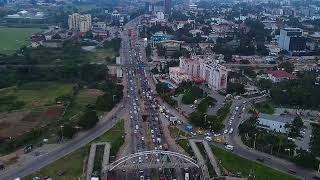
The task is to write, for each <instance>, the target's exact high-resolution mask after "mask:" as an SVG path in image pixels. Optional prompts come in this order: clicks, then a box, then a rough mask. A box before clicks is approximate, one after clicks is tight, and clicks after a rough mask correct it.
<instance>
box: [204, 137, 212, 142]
mask: <svg viewBox="0 0 320 180" xmlns="http://www.w3.org/2000/svg"><path fill="white" fill-rule="evenodd" d="M204 139H205V140H207V141H209V142H210V141H212V137H210V136H206V137H204Z"/></svg>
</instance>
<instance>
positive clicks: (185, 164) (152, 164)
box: [107, 150, 200, 171]
mask: <svg viewBox="0 0 320 180" xmlns="http://www.w3.org/2000/svg"><path fill="white" fill-rule="evenodd" d="M160 155H162V156H164V155H166V156H167V157H168V158H169V159H170V160H171V161H164V160H160V159H161V158H159V156H160ZM141 157H142V158H144V157H148V160H144V161H142V160H141V162H136V161H135V160H137V161H138V158H141ZM162 167H163V168H174V167H180V168H189V167H196V168H199V167H200V166H199V165H198V164H197V162H196V161H195V160H194V159H192V158H190V157H188V156H186V155H184V154H180V153H176V152H172V151H163V150H153V151H143V152H138V153H134V154H130V155H128V156H125V157H122V158H120V159H118V160H116V161H115V162H113V163H111V164H109V165H108V166H107V170H109V171H112V170H114V169H149V168H162Z"/></svg>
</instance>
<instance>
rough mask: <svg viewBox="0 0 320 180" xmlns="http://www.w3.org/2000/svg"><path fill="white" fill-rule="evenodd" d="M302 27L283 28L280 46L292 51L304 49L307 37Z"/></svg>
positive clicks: (279, 41)
mask: <svg viewBox="0 0 320 180" xmlns="http://www.w3.org/2000/svg"><path fill="white" fill-rule="evenodd" d="M302 34H303V31H302V29H300V28H283V29H281V30H280V36H279V40H278V46H279V47H280V48H281V49H284V50H287V51H289V52H292V51H304V50H305V49H306V39H305V37H303V36H302Z"/></svg>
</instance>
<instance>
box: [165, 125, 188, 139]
mask: <svg viewBox="0 0 320 180" xmlns="http://www.w3.org/2000/svg"><path fill="white" fill-rule="evenodd" d="M169 132H170V136H171V137H172V138H182V137H187V138H188V137H191V136H190V135H189V134H188V133H185V132H183V131H181V130H180V129H179V128H177V127H175V126H169Z"/></svg>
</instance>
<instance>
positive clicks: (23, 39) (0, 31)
mask: <svg viewBox="0 0 320 180" xmlns="http://www.w3.org/2000/svg"><path fill="white" fill-rule="evenodd" d="M40 31H41V29H40V28H9V27H0V39H1V41H0V53H2V54H11V53H14V52H15V51H16V50H17V49H19V48H20V47H22V46H24V45H27V44H28V43H29V42H30V36H31V35H32V34H34V33H36V32H40Z"/></svg>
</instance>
